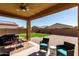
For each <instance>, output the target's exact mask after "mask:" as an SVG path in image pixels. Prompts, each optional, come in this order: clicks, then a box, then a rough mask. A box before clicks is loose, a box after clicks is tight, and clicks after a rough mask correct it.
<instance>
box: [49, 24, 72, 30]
mask: <svg viewBox="0 0 79 59" xmlns="http://www.w3.org/2000/svg"><path fill="white" fill-rule="evenodd" d="M53 28H73V26H70V25H66V24H60V23H56V24H53V25H51V26H48V29H53Z"/></svg>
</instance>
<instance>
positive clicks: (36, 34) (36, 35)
mask: <svg viewBox="0 0 79 59" xmlns="http://www.w3.org/2000/svg"><path fill="white" fill-rule="evenodd" d="M18 35H19V38H26V34H18ZM45 36H48V34H43V33H31V37H45Z"/></svg>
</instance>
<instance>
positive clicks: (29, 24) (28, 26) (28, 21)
mask: <svg viewBox="0 0 79 59" xmlns="http://www.w3.org/2000/svg"><path fill="white" fill-rule="evenodd" d="M26 28H27V29H26V35H27V37H26V38H27V40H30V36H31V19H30V18H27V27H26Z"/></svg>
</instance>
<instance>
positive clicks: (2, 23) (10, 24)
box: [0, 20, 18, 29]
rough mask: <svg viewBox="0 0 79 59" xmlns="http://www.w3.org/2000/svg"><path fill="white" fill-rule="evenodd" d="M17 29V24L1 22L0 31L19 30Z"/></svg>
mask: <svg viewBox="0 0 79 59" xmlns="http://www.w3.org/2000/svg"><path fill="white" fill-rule="evenodd" d="M17 27H18V25H17V24H16V23H15V22H10V21H2V20H0V29H1V28H17Z"/></svg>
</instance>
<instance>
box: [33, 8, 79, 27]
mask: <svg viewBox="0 0 79 59" xmlns="http://www.w3.org/2000/svg"><path fill="white" fill-rule="evenodd" d="M77 18H78V9H77V7H74V8H71V9H68V10H65V11H62V12H58V13H55V14H51V15H48V16H45V17H42V18H39V19H36V20H33V21H32V25H36V26H49V25H52V24H55V23H62V24H67V25H71V26H77V24H78V23H77V22H78V19H77Z"/></svg>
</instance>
